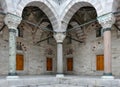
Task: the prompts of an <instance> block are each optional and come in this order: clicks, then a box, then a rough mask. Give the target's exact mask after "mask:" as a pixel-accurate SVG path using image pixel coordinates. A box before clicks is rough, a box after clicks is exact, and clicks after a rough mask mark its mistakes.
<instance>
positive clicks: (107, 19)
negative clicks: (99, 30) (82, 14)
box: [98, 13, 115, 29]
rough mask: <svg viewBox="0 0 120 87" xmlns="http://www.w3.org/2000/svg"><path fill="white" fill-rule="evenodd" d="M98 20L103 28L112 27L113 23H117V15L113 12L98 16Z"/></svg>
mask: <svg viewBox="0 0 120 87" xmlns="http://www.w3.org/2000/svg"><path fill="white" fill-rule="evenodd" d="M98 22H99V23H100V24H101V26H102V27H103V29H106V28H111V27H112V25H113V24H114V23H115V17H114V15H113V14H112V13H110V14H108V15H104V16H102V17H100V18H98Z"/></svg>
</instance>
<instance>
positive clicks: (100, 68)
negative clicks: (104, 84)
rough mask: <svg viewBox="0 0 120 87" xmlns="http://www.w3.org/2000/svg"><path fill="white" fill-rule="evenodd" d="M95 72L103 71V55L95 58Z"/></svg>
mask: <svg viewBox="0 0 120 87" xmlns="http://www.w3.org/2000/svg"><path fill="white" fill-rule="evenodd" d="M96 70H98V71H103V70H104V56H103V55H97V56H96Z"/></svg>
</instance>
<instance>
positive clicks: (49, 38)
mask: <svg viewBox="0 0 120 87" xmlns="http://www.w3.org/2000/svg"><path fill="white" fill-rule="evenodd" d="M52 37H53V36H51V37H47V38H45V39H43V40H40V41H38V42H36V44H38V43H40V42H43V41H46V40H48V39H50V38H52Z"/></svg>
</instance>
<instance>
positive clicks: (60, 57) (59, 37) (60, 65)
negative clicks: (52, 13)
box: [54, 32, 66, 77]
mask: <svg viewBox="0 0 120 87" xmlns="http://www.w3.org/2000/svg"><path fill="white" fill-rule="evenodd" d="M65 37H66V34H65V33H63V32H57V33H54V38H55V40H56V42H57V77H61V76H62V77H63V76H64V75H63V40H64V39H65Z"/></svg>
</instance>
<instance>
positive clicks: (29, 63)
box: [0, 27, 56, 75]
mask: <svg viewBox="0 0 120 87" xmlns="http://www.w3.org/2000/svg"><path fill="white" fill-rule="evenodd" d="M38 33H39V34H38ZM46 35H47V34H46V32H41V30H38V32H37V33H36V34H35V35H33V34H32V30H31V28H30V27H24V32H23V38H22V37H17V38H16V39H17V43H21V47H22V50H17V54H22V55H23V56H24V70H22V71H17V73H18V74H19V75H26V74H27V75H29V74H30V75H40V74H51V73H55V72H56V67H54V66H56V64H55V63H53V71H50V72H48V71H46V58H47V57H51V58H53V60H54V62H55V61H56V51H55V50H56V42H55V40H54V39H53V38H52V39H51V41H50V43H51V42H52V43H53V44H48V43H47V41H44V42H41V43H40V44H36V42H37V41H40V40H42V39H44V38H46ZM8 38H9V33H8V29H7V27H6V28H5V29H4V30H3V31H2V32H0V56H1V57H0V67H1V69H0V74H1V75H7V74H8V66H9V64H8V62H9V57H8V55H9V47H8V45H9V42H8ZM47 49H50V50H52V51H53V52H52V54H49V53H48V51H49V50H47Z"/></svg>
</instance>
